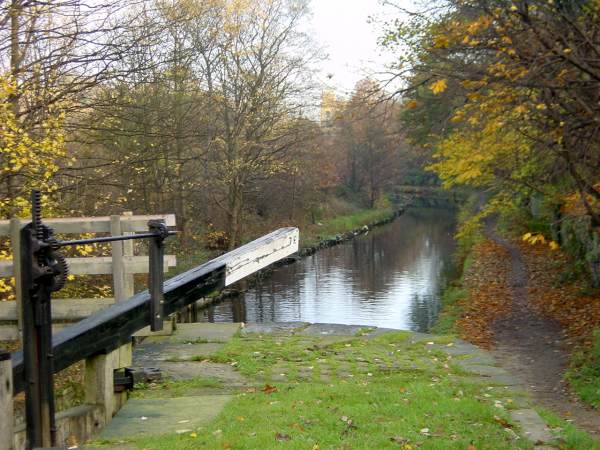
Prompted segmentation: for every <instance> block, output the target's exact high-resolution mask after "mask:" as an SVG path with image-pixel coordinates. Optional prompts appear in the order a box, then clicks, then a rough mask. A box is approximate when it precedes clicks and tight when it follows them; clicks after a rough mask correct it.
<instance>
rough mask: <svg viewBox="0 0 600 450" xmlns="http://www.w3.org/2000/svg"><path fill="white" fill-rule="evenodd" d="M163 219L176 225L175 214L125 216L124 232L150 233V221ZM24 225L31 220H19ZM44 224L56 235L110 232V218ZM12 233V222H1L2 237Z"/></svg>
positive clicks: (83, 218)
mask: <svg viewBox="0 0 600 450" xmlns="http://www.w3.org/2000/svg"><path fill="white" fill-rule="evenodd" d="M154 219H163V220H165V223H166V224H167V226H168V227H174V226H175V225H176V221H175V214H152V215H138V216H133V215H132V216H123V218H122V220H123V231H134V232H143V231H148V221H149V220H154ZM19 220H20V222H21V224H22V225H25V224H27V223H29V222H30V219H19ZM43 223H44V224H45V225H48V226H49V227H51V228H52V229H53V230H54V232H55V233H62V234H81V233H108V232H109V231H110V217H109V216H98V217H61V218H49V219H43ZM9 233H10V221H9V220H0V236H7V235H8V234H9Z"/></svg>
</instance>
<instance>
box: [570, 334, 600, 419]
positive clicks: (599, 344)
mask: <svg viewBox="0 0 600 450" xmlns="http://www.w3.org/2000/svg"><path fill="white" fill-rule="evenodd" d="M567 380H568V381H569V383H570V384H571V387H572V388H573V389H574V390H575V392H577V394H579V396H580V397H581V399H582V400H583V401H584V402H586V403H588V404H590V405H592V406H594V407H595V408H600V329H596V331H595V332H594V336H593V344H592V346H591V347H589V348H581V349H579V350H578V351H576V352H575V353H574V354H573V356H572V357H571V367H570V369H569V370H568V372H567Z"/></svg>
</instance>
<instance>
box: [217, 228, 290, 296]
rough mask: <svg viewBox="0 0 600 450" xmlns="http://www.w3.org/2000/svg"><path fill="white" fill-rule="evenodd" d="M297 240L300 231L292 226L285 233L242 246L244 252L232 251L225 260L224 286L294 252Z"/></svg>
mask: <svg viewBox="0 0 600 450" xmlns="http://www.w3.org/2000/svg"><path fill="white" fill-rule="evenodd" d="M299 240H300V232H299V231H298V229H297V228H292V229H291V230H290V232H289V233H287V234H281V235H276V236H273V237H272V238H269V239H263V240H260V242H259V241H255V242H254V243H253V245H252V246H250V247H248V246H244V247H243V248H245V250H244V252H239V253H236V251H234V252H232V253H233V254H232V255H231V257H230V260H229V261H228V262H227V270H226V273H225V286H229V285H230V284H232V283H235V282H236V281H239V280H241V279H242V278H245V277H247V276H248V275H250V274H252V273H255V272H258V271H259V270H260V269H264V268H265V267H267V266H268V265H270V264H273V263H274V262H275V261H279V260H280V259H283V258H285V257H287V256H290V255H291V254H293V253H296V252H297V251H298V242H299ZM249 245H250V244H249ZM246 247H248V248H246Z"/></svg>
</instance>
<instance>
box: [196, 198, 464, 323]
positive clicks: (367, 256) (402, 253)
mask: <svg viewBox="0 0 600 450" xmlns="http://www.w3.org/2000/svg"><path fill="white" fill-rule="evenodd" d="M454 228H455V219H454V212H453V211H451V210H448V209H439V208H429V209H427V208H423V209H412V210H409V211H408V212H406V213H405V214H404V215H402V216H401V217H400V218H398V219H397V220H396V221H395V222H393V223H392V224H390V225H387V226H385V227H382V228H380V229H378V230H375V231H374V232H371V233H369V234H368V235H367V236H363V237H360V238H358V239H355V240H353V241H350V242H348V243H346V244H343V245H339V246H337V247H332V248H330V249H326V250H323V251H320V252H318V253H316V254H315V255H313V256H311V257H308V258H305V259H303V260H302V261H300V262H299V263H296V264H292V265H290V266H287V267H284V268H281V269H278V270H277V271H276V272H275V273H274V274H273V276H272V277H270V278H268V279H266V280H262V282H261V283H260V284H259V285H258V286H256V287H254V288H253V289H251V290H250V291H248V292H247V293H246V294H244V295H243V296H242V297H240V298H236V299H232V300H229V301H227V302H224V303H221V304H219V305H216V306H213V307H211V308H210V309H208V310H205V311H203V312H202V314H201V315H203V317H200V318H199V320H205V321H211V322H213V321H217V322H223V321H227V322H229V321H236V322H289V321H306V322H330V323H342V324H363V325H373V326H380V327H389V328H397V329H410V330H416V331H426V330H428V329H429V327H430V326H431V324H432V323H433V322H434V321H435V318H436V317H437V314H438V312H439V309H440V299H439V297H440V291H441V290H442V289H443V288H444V286H445V284H446V282H447V280H448V278H449V276H450V275H451V273H450V272H451V271H452V265H451V255H452V252H453V249H454V241H453V239H452V236H453V234H454Z"/></svg>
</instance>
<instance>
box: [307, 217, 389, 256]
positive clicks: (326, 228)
mask: <svg viewBox="0 0 600 450" xmlns="http://www.w3.org/2000/svg"><path fill="white" fill-rule="evenodd" d="M391 215H392V210H391V209H363V210H360V211H357V212H355V213H352V214H348V215H343V216H337V217H334V218H331V219H325V220H323V221H321V222H320V223H321V225H312V226H308V227H306V228H305V229H303V230H301V232H300V240H301V242H300V244H301V246H302V247H310V246H312V245H315V244H317V243H318V242H320V241H322V240H325V239H331V238H333V237H335V236H336V235H338V234H342V233H346V232H348V231H352V230H356V229H358V228H360V227H362V226H364V225H367V224H370V223H373V222H378V221H381V220H384V219H386V218H388V217H390V216H391Z"/></svg>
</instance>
